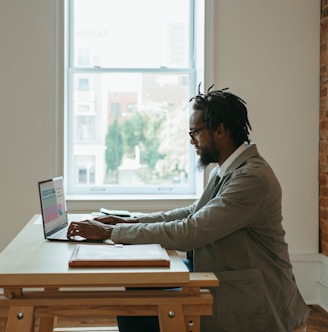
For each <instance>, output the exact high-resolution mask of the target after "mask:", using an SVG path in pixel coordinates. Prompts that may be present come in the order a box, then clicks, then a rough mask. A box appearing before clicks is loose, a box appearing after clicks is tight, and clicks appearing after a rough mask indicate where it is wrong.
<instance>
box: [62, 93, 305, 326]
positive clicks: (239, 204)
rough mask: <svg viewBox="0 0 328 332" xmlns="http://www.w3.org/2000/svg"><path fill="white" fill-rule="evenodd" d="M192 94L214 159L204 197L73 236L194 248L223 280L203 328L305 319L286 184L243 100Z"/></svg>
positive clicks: (207, 154) (197, 132)
mask: <svg viewBox="0 0 328 332" xmlns="http://www.w3.org/2000/svg"><path fill="white" fill-rule="evenodd" d="M192 100H193V101H194V104H193V113H192V115H191V117H190V131H189V135H190V137H191V140H190V143H191V144H192V145H194V147H195V149H196V153H197V154H198V155H199V162H200V164H201V165H202V166H207V165H208V164H210V163H217V167H216V168H214V169H213V170H212V172H211V174H210V178H209V182H208V184H207V186H206V188H205V190H204V192H203V194H202V196H201V197H200V199H199V200H197V201H196V202H194V204H192V205H191V206H188V207H184V208H179V209H174V210H172V211H168V212H158V213H150V214H144V215H141V216H140V217H139V218H138V219H135V220H134V219H131V220H128V219H122V218H117V217H112V216H109V217H105V218H102V219H100V218H99V219H98V221H94V220H86V221H82V222H79V223H78V222H74V223H73V224H72V225H71V226H70V228H69V231H68V236H73V235H81V236H84V237H87V238H90V239H112V240H113V241H114V242H119V243H129V244H138V243H160V244H161V245H163V246H164V247H165V248H168V249H177V250H183V251H191V250H192V252H193V255H192V256H193V257H192V262H191V263H192V265H193V266H192V269H193V270H194V271H196V272H214V273H215V274H216V276H217V277H218V279H219V280H220V286H219V287H217V288H216V289H212V290H211V293H212V295H213V298H214V309H213V315H212V316H210V317H207V316H204V317H202V318H201V331H202V332H213V331H231V332H240V331H244V332H248V331H249V332H255V331H266V332H278V331H282V332H290V331H292V330H293V329H294V328H296V327H298V326H299V325H301V324H302V323H304V322H305V321H306V318H307V316H308V308H307V306H306V304H305V303H304V301H303V299H302V297H301V295H300V293H299V290H298V288H297V285H296V283H295V280H294V276H293V272H292V266H291V263H290V259H289V254H288V247H287V244H286V242H285V239H284V237H285V232H284V229H283V226H282V214H281V187H280V184H279V182H278V180H277V178H276V176H275V174H274V173H273V171H272V169H271V167H270V166H269V165H268V163H267V162H266V161H265V160H264V159H263V158H262V157H261V156H260V155H259V153H258V151H257V148H256V146H255V145H254V144H251V143H250V139H249V137H248V136H249V130H251V126H250V123H249V121H248V116H247V108H246V103H245V102H244V101H243V100H242V99H241V98H239V97H237V96H236V95H234V94H232V93H230V92H228V91H226V90H219V91H218V90H217V91H211V88H210V89H209V90H208V91H207V94H201V93H200V92H199V93H198V95H196V96H195V97H194V98H192ZM142 321H143V322H142ZM118 322H119V327H120V330H121V332H123V331H137V328H139V330H140V331H156V329H157V331H158V323H157V325H156V318H149V317H142V318H140V320H138V319H137V318H136V320H135V319H134V318H129V317H124V318H119V320H118ZM151 322H152V323H151ZM129 324H135V325H134V326H133V327H131V326H132V325H130V327H129ZM141 324H144V325H141ZM152 324H153V325H155V327H154V328H153V327H150V326H152ZM147 327H149V329H147ZM152 328H153V329H152Z"/></svg>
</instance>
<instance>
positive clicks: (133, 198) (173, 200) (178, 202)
mask: <svg viewBox="0 0 328 332" xmlns="http://www.w3.org/2000/svg"><path fill="white" fill-rule="evenodd" d="M197 198H198V196H196V195H156V196H155V195H115V196H101V197H100V196H94V195H68V196H67V199H66V200H67V209H68V212H69V213H90V212H94V211H99V209H100V208H102V207H104V208H107V209H114V210H129V211H134V212H144V213H148V212H156V211H168V210H171V209H175V208H179V207H184V206H188V205H190V204H192V203H193V202H194V201H195V200H196V199H197Z"/></svg>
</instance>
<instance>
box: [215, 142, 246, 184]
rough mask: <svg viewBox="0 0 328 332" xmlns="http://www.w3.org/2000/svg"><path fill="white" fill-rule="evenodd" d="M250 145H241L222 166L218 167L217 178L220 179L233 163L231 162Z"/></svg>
mask: <svg viewBox="0 0 328 332" xmlns="http://www.w3.org/2000/svg"><path fill="white" fill-rule="evenodd" d="M250 146H251V144H248V143H246V142H245V143H243V144H241V145H240V146H239V147H238V148H237V149H236V150H235V151H234V152H233V153H232V154H231V155H230V156H229V157H228V158H227V159H226V160H225V161H224V162H223V164H222V165H218V176H219V177H220V178H221V179H222V177H223V176H224V174H225V172H226V171H227V169H228V167H229V166H230V165H231V164H232V163H233V161H234V160H235V159H236V158H237V157H238V156H239V155H241V154H242V153H243V152H244V151H245V150H247V149H248V148H249V147H250Z"/></svg>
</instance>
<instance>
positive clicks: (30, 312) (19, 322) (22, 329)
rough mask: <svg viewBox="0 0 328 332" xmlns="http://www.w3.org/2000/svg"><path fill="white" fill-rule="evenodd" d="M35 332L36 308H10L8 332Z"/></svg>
mask: <svg viewBox="0 0 328 332" xmlns="http://www.w3.org/2000/svg"><path fill="white" fill-rule="evenodd" d="M33 330H34V307H33V306H27V307H23V306H20V307H15V306H14V307H10V308H9V311H8V319H7V324H6V329H5V331H6V332H13V331H19V332H33Z"/></svg>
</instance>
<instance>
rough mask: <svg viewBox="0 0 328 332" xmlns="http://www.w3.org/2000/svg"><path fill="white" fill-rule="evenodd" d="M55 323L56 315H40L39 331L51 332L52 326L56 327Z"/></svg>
mask: <svg viewBox="0 0 328 332" xmlns="http://www.w3.org/2000/svg"><path fill="white" fill-rule="evenodd" d="M56 324H57V318H56V317H51V316H49V317H40V320H39V332H52V331H53V330H54V327H56Z"/></svg>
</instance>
